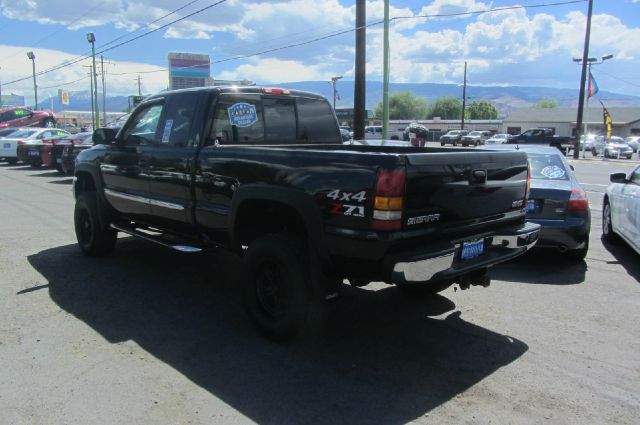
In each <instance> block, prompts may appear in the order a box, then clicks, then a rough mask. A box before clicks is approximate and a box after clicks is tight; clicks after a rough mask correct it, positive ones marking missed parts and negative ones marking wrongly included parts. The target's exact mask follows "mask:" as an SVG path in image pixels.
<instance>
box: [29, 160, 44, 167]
mask: <svg viewBox="0 0 640 425" xmlns="http://www.w3.org/2000/svg"><path fill="white" fill-rule="evenodd" d="M29 165H30V166H31V168H40V167H41V166H42V161H41V160H39V159H37V160H33V161H30V162H29Z"/></svg>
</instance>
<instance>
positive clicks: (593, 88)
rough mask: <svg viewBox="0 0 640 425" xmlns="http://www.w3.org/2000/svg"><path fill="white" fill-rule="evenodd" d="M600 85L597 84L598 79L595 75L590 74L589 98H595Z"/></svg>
mask: <svg viewBox="0 0 640 425" xmlns="http://www.w3.org/2000/svg"><path fill="white" fill-rule="evenodd" d="M598 90H599V89H598V83H596V79H595V78H593V74H592V73H591V72H589V94H588V97H593V96H595V95H596V93H598Z"/></svg>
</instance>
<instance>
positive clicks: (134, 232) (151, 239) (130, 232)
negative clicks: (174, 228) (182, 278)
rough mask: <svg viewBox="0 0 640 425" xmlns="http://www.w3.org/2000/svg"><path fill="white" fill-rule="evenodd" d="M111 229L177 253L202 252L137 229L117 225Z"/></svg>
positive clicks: (199, 249) (196, 248)
mask: <svg viewBox="0 0 640 425" xmlns="http://www.w3.org/2000/svg"><path fill="white" fill-rule="evenodd" d="M111 228H112V229H113V230H117V231H118V232H123V233H126V234H128V235H131V236H135V237H137V238H140V239H144V240H146V241H149V242H153V243H157V244H158V245H162V246H164V247H166V248H170V249H173V250H175V251H180V252H186V253H190V254H191V253H196V252H202V248H198V247H195V246H190V245H174V244H171V243H169V242H167V241H164V240H162V239H161V238H160V237H156V236H153V235H149V234H147V233H144V232H141V231H139V230H137V229H133V228H131V227H125V226H118V225H115V224H111Z"/></svg>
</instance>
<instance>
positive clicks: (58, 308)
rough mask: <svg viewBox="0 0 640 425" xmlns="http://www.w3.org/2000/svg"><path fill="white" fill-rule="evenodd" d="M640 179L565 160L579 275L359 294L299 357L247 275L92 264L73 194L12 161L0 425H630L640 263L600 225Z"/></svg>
mask: <svg viewBox="0 0 640 425" xmlns="http://www.w3.org/2000/svg"><path fill="white" fill-rule="evenodd" d="M637 163H638V162H637V161H600V160H577V161H572V164H573V165H574V167H575V169H576V174H577V176H578V179H579V180H580V181H581V182H582V183H583V184H584V187H585V189H586V190H587V191H588V195H589V198H590V204H591V207H592V214H593V216H592V217H593V218H592V233H591V241H590V242H591V248H590V252H589V254H588V256H587V260H586V261H584V262H579V263H569V262H567V261H565V260H564V259H563V258H562V257H561V256H559V255H557V254H556V253H553V252H552V253H548V252H532V253H530V254H527V255H526V256H524V257H521V258H520V259H518V260H516V261H514V262H512V263H508V264H504V265H501V266H498V267H496V268H495V269H494V270H493V272H492V275H493V278H494V281H493V283H492V284H491V286H490V287H489V288H487V289H483V288H472V289H470V290H467V291H460V290H455V288H449V289H448V290H446V291H444V292H443V293H442V294H441V295H438V296H435V297H431V298H425V299H421V298H409V297H407V296H406V295H403V294H401V293H400V292H399V291H397V290H396V288H394V287H389V286H387V285H384V284H374V285H370V286H369V287H366V288H352V287H347V288H345V290H344V291H343V296H342V299H341V300H340V301H339V302H336V303H334V304H332V305H331V306H330V307H329V309H328V320H327V323H326V325H325V326H324V327H323V328H322V329H319V330H318V332H317V333H316V334H315V335H312V336H309V337H307V338H305V339H303V340H301V341H298V342H296V343H293V344H288V345H277V344H273V343H271V342H268V341H266V340H264V339H262V338H260V337H259V336H257V335H256V333H255V332H254V331H253V329H252V327H251V326H250V323H249V321H248V319H246V318H245V315H244V312H243V310H242V307H241V303H240V296H239V293H238V290H237V283H238V270H239V262H238V260H237V259H236V258H234V257H232V256H230V255H227V254H224V253H220V254H219V255H213V256H212V255H192V256H189V255H186V254H185V255H178V254H175V253H173V252H169V251H167V250H164V249H163V248H160V247H156V246H152V245H150V244H148V243H145V242H143V241H139V240H134V239H132V238H124V237H122V238H121V239H120V240H119V243H118V247H117V249H116V251H115V253H114V254H113V255H112V256H110V257H106V258H87V257H85V256H83V255H82V254H81V253H80V251H79V249H78V248H77V247H76V245H75V236H74V232H73V222H72V212H73V198H72V196H71V192H70V188H71V178H70V177H68V176H60V175H59V174H58V173H57V172H55V171H52V170H45V169H42V170H34V169H32V168H30V167H25V166H20V165H18V166H8V165H6V164H1V165H0V183H1V186H0V235H1V236H0V240H1V241H2V243H1V245H0V273H1V275H0V304H1V308H0V365H1V369H0V423H2V424H23V423H24V424H43V423H47V424H66V423H68V424H72V423H91V424H101V423H104V424H112V423H162V424H167V423H180V424H190V423H194V424H198V423H247V422H258V423H272V424H286V423H291V424H304V423H346V424H354V423H384V424H395V423H407V422H416V423H436V424H442V423H446V424H458V423H469V424H489V423H494V424H507V423H510V424H520V423H557V424H586V423H593V424H600V423H611V424H636V423H638V418H639V417H640V391H638V389H640V328H639V327H638V310H639V308H640V261H639V257H638V255H637V254H636V253H635V252H633V251H632V250H631V248H629V247H627V246H624V245H620V246H616V245H610V244H603V242H601V240H600V233H601V212H600V211H601V207H602V194H603V192H604V191H605V189H606V186H607V184H608V174H609V173H610V172H613V171H630V169H631V167H632V166H634V165H636V164H637Z"/></svg>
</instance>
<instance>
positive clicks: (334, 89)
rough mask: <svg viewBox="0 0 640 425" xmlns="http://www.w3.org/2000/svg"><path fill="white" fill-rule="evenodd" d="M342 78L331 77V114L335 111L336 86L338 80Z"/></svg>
mask: <svg viewBox="0 0 640 425" xmlns="http://www.w3.org/2000/svg"><path fill="white" fill-rule="evenodd" d="M341 78H342V75H341V76H339V77H331V85H332V86H333V112H334V113H335V111H336V97H337V94H338V90H337V88H336V84H337V82H338V80H340V79H341Z"/></svg>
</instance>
